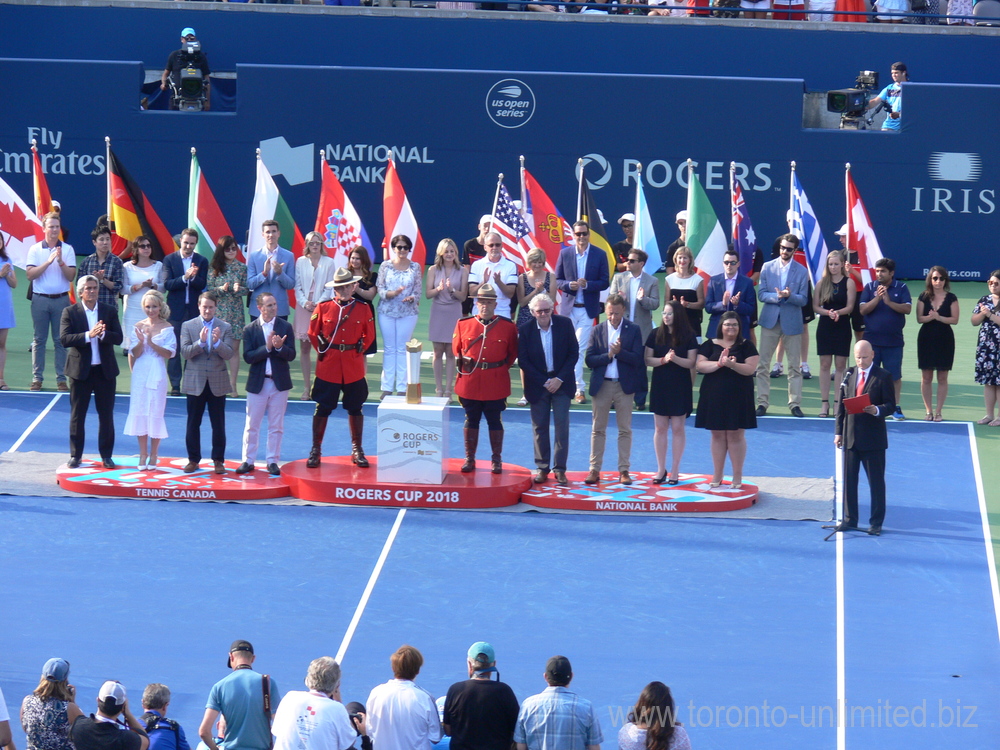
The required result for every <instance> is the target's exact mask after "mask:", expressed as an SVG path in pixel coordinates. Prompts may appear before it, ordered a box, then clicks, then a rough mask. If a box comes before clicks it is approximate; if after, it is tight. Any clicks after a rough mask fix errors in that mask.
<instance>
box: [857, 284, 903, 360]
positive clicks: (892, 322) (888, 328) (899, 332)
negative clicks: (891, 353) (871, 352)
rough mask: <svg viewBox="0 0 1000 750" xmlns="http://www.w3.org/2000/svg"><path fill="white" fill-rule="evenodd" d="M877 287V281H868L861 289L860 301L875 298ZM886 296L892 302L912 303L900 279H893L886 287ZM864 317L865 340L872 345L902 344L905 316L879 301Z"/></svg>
mask: <svg viewBox="0 0 1000 750" xmlns="http://www.w3.org/2000/svg"><path fill="white" fill-rule="evenodd" d="M876 289H878V282H877V281H869V282H868V283H867V284H865V288H864V289H863V290H861V303H862V304H864V303H865V302H871V301H872V300H873V299H875V290H876ZM886 296H887V297H888V299H890V300H892V301H893V302H895V303H897V304H900V305H906V304H912V300H911V298H910V290H909V289H908V288H907V286H906V284H904V283H903V282H902V281H897V280H896V279H893V281H892V284H890V285H889V287H888V288H887V289H886ZM864 317H865V341H867V342H868V343H869V344H871V345H872V346H902V345H903V326H905V325H906V316H905V315H903V314H902V313H898V312H896V311H895V310H891V309H890V308H889V306H888V305H886V304H882V303H881V302H880V303H879V304H877V305H876V306H875V309H874V310H872V311H871V312H870V313H868V314H867V315H865V316H864Z"/></svg>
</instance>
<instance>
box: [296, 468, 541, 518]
mask: <svg viewBox="0 0 1000 750" xmlns="http://www.w3.org/2000/svg"><path fill="white" fill-rule="evenodd" d="M368 460H369V461H370V462H371V467H370V468H367V469H359V468H358V467H356V466H355V465H354V464H352V463H351V457H350V456H328V457H324V458H323V460H322V462H321V463H320V466H319V468H318V469H309V468H307V467H306V462H305V460H301V461H293V462H292V463H288V464H285V465H284V466H283V467H281V472H282V474H281V476H282V479H284V480H285V481H287V482H288V487H289V490H290V491H291V494H292V495H294V496H295V497H298V498H301V499H302V500H309V501H311V502H317V503H334V504H338V505H380V506H389V507H395V508H439V509H455V508H503V507H506V506H509V505H516V504H517V503H518V501H519V500H520V499H521V493H523V492H524V491H525V490H527V489H528V488H529V487H531V473H530V472H529V471H528V470H527V469H525V468H524V467H522V466H513V465H511V464H504V465H503V473H502V474H493V473H491V472H490V462H489V461H479V462H478V464H477V468H476V471H474V472H472V473H471V474H463V473H461V471H459V469H460V468H461V466H462V459H458V458H449V459H447V460H448V476H447V477H445V480H444V482H443V483H442V484H389V483H385V482H383V483H379V482H378V481H376V477H377V475H378V463H377V462H378V458H375V457H372V456H369V457H368Z"/></svg>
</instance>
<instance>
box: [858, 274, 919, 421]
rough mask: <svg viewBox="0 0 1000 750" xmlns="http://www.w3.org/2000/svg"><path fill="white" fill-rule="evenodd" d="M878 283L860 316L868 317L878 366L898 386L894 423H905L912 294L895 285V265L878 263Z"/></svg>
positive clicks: (866, 295) (870, 287) (865, 294)
mask: <svg viewBox="0 0 1000 750" xmlns="http://www.w3.org/2000/svg"><path fill="white" fill-rule="evenodd" d="M875 275H876V280H875V281H870V282H868V283H867V284H865V288H864V290H863V291H862V292H861V314H862V315H864V316H865V341H867V342H868V343H869V344H871V345H872V350H873V352H874V356H875V366H876V367H884V368H885V369H886V370H888V371H889V374H891V375H892V379H893V381H894V382H895V389H896V398H895V401H894V403H895V406H896V409H895V411H894V412H893V414H892V418H893V419H897V420H898V419H906V417H905V416H904V415H903V410H902V408H901V407H900V405H899V398H900V395H901V393H902V390H903V326H905V325H906V316H907V315H909V314H910V310H911V308H912V307H913V305H912V303H911V297H910V290H909V289H908V288H907V287H906V284H904V283H903V282H902V281H896V279H895V275H896V261H894V260H893V259H892V258H879V259H878V260H877V261H875Z"/></svg>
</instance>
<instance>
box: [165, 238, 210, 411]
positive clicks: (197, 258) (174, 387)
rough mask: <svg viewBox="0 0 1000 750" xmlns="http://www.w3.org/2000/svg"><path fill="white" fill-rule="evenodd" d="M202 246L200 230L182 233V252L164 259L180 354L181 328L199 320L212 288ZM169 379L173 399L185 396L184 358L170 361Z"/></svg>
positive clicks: (173, 322) (168, 362)
mask: <svg viewBox="0 0 1000 750" xmlns="http://www.w3.org/2000/svg"><path fill="white" fill-rule="evenodd" d="M197 246H198V230H197V229H191V228H190V227H189V228H188V229H184V230H182V231H181V249H180V252H177V253H170V254H169V255H167V256H166V257H165V258H164V259H163V268H164V269H165V270H164V273H165V274H166V280H165V281H164V282H163V286H164V287H165V288H166V290H167V306H168V307H169V308H170V324H171V325H172V326H173V327H174V335H175V336H176V337H177V351H178V352H180V350H181V326H182V325H183V324H184V322H185V321H188V320H191V319H193V318H197V317H198V297H199V296H200V295H201V293H202V292H204V291H205V287H206V286H207V285H208V260H207V259H206V258H204V257H202V256H201V255H198V253H196V252H195V251H194V250H195V248H196V247H197ZM167 376H168V377H169V378H170V395H171V396H180V395H181V357H180V356H177V357H171V358H170V359H168V360H167Z"/></svg>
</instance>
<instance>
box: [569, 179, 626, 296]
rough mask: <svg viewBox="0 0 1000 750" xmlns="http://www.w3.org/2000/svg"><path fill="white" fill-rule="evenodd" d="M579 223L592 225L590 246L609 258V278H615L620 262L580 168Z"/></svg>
mask: <svg viewBox="0 0 1000 750" xmlns="http://www.w3.org/2000/svg"><path fill="white" fill-rule="evenodd" d="M576 216H577V221H585V222H587V224H589V225H590V244H591V245H593V246H594V247H599V248H600V249H601V250H603V251H604V254H605V255H607V256H608V278H609V279H613V278H614V277H615V268H616V266H617V264H618V261H617V260H616V259H615V251H614V250H612V249H611V243H610V242H608V236H607V235H606V234H605V233H604V223H603V222H602V221H601V214H600V213H598V211H597V205H596V204H595V203H594V196H592V195H591V194H590V185H588V184H587V178H586V177H584V175H583V168H582V167H581V168H580V205H579V206H577V208H576Z"/></svg>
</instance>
